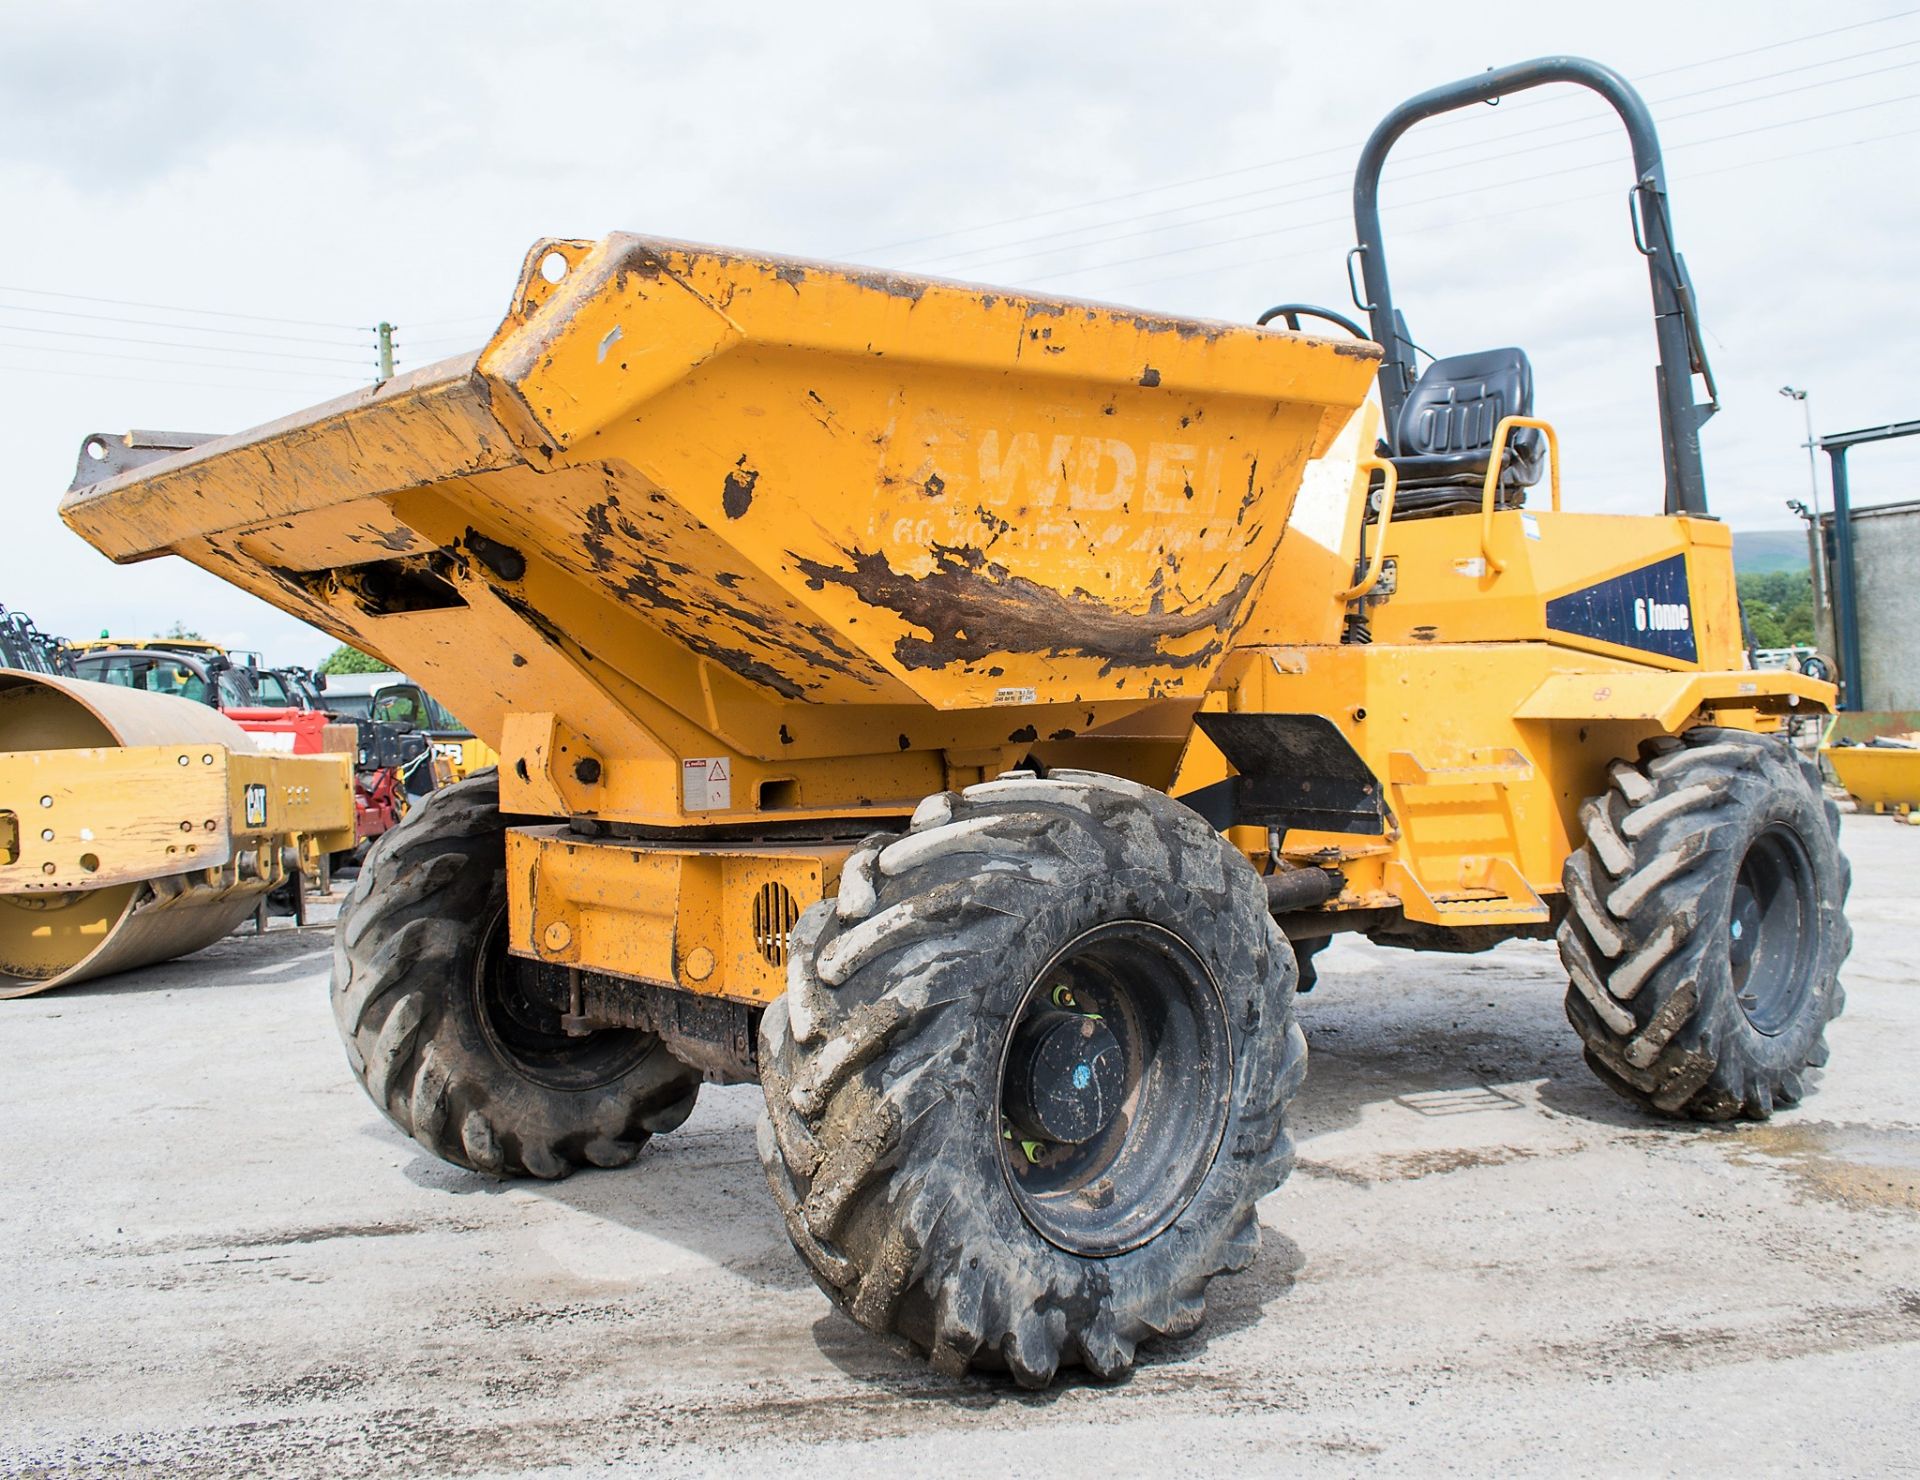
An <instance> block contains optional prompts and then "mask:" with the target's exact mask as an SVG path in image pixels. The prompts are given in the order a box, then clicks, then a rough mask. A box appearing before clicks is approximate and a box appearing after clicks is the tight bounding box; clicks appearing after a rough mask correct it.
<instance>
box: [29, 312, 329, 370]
mask: <svg viewBox="0 0 1920 1480" xmlns="http://www.w3.org/2000/svg"><path fill="white" fill-rule="evenodd" d="M0 329H7V330H10V331H12V332H13V333H15V334H46V335H51V336H53V337H55V338H58V339H93V340H100V341H102V342H104V343H107V344H142V345H151V346H152V347H153V348H155V349H192V350H210V351H213V352H214V353H217V354H223V355H253V356H255V357H258V358H263V359H270V360H304V361H310V362H313V363H315V364H321V365H359V364H361V363H362V361H359V360H344V359H341V358H339V357H338V356H335V355H309V354H293V353H289V352H288V351H286V350H278V349H248V348H246V347H245V346H242V345H237V344H233V345H228V344H186V343H182V342H181V341H179V340H176V339H137V338H133V337H130V336H128V335H125V334H89V333H87V332H86V331H85V330H83V329H42V328H40V327H39V326H38V325H37V324H9V323H6V322H5V321H3V320H0ZM233 368H235V369H239V368H241V367H239V366H237V365H236V366H234V367H233Z"/></svg>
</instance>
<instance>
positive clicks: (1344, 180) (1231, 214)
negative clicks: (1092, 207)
mask: <svg viewBox="0 0 1920 1480" xmlns="http://www.w3.org/2000/svg"><path fill="white" fill-rule="evenodd" d="M1915 46H1920V40H1915V41H1905V42H1900V43H1898V44H1897V45H1895V46H1891V47H1883V48H1880V49H1878V50H1876V51H1868V52H1856V53H1853V54H1851V55H1849V56H1845V57H1834V58H1830V59H1828V60H1827V61H1824V62H1810V63H1807V64H1805V65H1803V66H1799V67H1788V68H1785V69H1783V70H1781V71H1779V72H1773V73H1768V74H1764V75H1762V76H1759V77H1748V78H1743V79H1741V80H1740V81H1737V82H1727V83H1719V84H1716V85H1715V86H1713V87H1707V88H1699V89H1696V90H1694V91H1691V92H1683V93H1675V94H1673V95H1672V96H1670V97H1666V98H1660V99H1656V100H1654V103H1653V106H1655V107H1660V106H1664V105H1666V104H1668V103H1675V102H1680V101H1682V100H1684V99H1687V98H1693V97H1700V96H1704V95H1705V94H1708V93H1714V92H1724V91H1725V90H1726V89H1727V88H1729V87H1747V86H1751V85H1753V84H1754V83H1758V82H1768V81H1773V80H1774V79H1776V78H1780V77H1788V76H1792V75H1795V74H1797V73H1801V72H1808V71H1813V70H1816V69H1818V68H1820V67H1827V66H1835V65H1838V64H1839V63H1840V62H1844V61H1857V60H1859V59H1860V58H1862V57H1868V56H1884V55H1886V54H1887V53H1888V52H1890V51H1902V50H1906V49H1908V48H1911V47H1915ZM1915 65H1920V63H1915V62H1896V63H1894V64H1893V65H1892V66H1889V67H1881V68H1875V69H1872V70H1869V71H1865V72H1855V73H1849V74H1848V75H1847V76H1845V77H1830V78H1826V79H1823V80H1822V81H1820V82H1817V83H1809V84H1807V86H1806V87H1803V88H1794V89H1787V90H1784V91H1778V92H1774V93H1771V94H1767V95H1764V96H1762V97H1757V98H1741V99H1734V100H1731V101H1728V102H1725V103H1716V104H1713V105H1711V106H1710V107H1708V108H1704V109H1694V110H1690V111H1689V112H1686V113H1679V114H1674V115H1671V116H1669V117H1668V118H1665V119H1662V120H1661V122H1662V123H1663V124H1664V123H1670V122H1678V121H1680V120H1682V119H1686V118H1693V117H1697V116H1699V115H1700V114H1702V113H1707V112H1714V111H1718V110H1723V109H1727V108H1738V107H1745V106H1747V105H1749V104H1752V103H1758V102H1766V101H1769V100H1770V99H1771V98H1774V97H1786V96H1789V95H1791V93H1793V92H1804V91H1809V90H1812V89H1815V88H1821V87H1833V86H1837V85H1839V84H1841V83H1845V82H1857V81H1860V80H1861V79H1863V78H1867V77H1876V76H1879V75H1881V73H1883V72H1893V71H1899V70H1902V69H1904V68H1907V67H1912V66H1915ZM1584 122H1586V120H1585V119H1583V118H1569V119H1563V120H1561V121H1560V122H1558V123H1548V124H1542V125H1540V126H1539V127H1538V128H1536V129H1534V130H1533V132H1535V133H1539V132H1543V131H1545V130H1548V129H1563V128H1572V127H1574V126H1575V125H1577V124H1580V123H1584ZM1614 135H1615V130H1614V129H1613V128H1611V127H1609V128H1605V129H1601V130H1598V131H1596V132H1594V133H1589V134H1579V135H1576V136H1575V137H1573V138H1571V139H1561V140H1558V141H1551V142H1547V143H1542V144H1534V145H1529V146H1526V147H1523V148H1518V149H1513V148H1503V149H1496V150H1494V151H1492V152H1490V153H1487V154H1484V155H1482V156H1481V157H1479V158H1476V159H1469V160H1461V161H1456V162H1455V163H1452V164H1447V165H1439V166H1436V167H1435V168H1433V169H1430V170H1419V171H1415V172H1412V173H1407V172H1396V178H1397V179H1400V180H1409V179H1420V178H1422V177H1424V176H1427V175H1433V174H1439V173H1441V172H1442V171H1444V170H1454V169H1464V168H1467V167H1469V166H1471V165H1476V164H1488V163H1493V162H1496V161H1498V160H1502V159H1508V158H1513V157H1515V156H1518V155H1522V154H1530V153H1537V152H1539V151H1540V150H1543V149H1557V148H1561V147H1563V146H1565V145H1568V144H1575V143H1580V142H1582V141H1584V140H1587V139H1599V138H1612V137H1614ZM1486 147H1487V141H1485V140H1473V141H1470V142H1468V143H1465V144H1449V145H1446V146H1445V147H1443V148H1440V149H1428V150H1423V151H1419V152H1415V153H1412V154H1408V155H1406V156H1404V157H1403V159H1402V162H1403V163H1415V162H1417V161H1420V160H1424V159H1434V158H1438V157H1439V156H1441V155H1443V154H1457V153H1459V152H1460V151H1462V150H1471V149H1485V148H1486ZM1352 178H1353V176H1352V173H1351V171H1348V170H1339V171H1335V172H1334V173H1331V174H1325V175H1313V176H1309V177H1308V178H1306V179H1304V180H1293V181H1289V182H1288V183H1287V184H1285V185H1268V186H1263V187H1261V188H1260V189H1258V190H1243V191H1235V192H1234V193H1232V194H1230V195H1219V196H1211V197H1209V198H1207V199H1205V200H1196V201H1189V202H1187V203H1186V204H1185V205H1180V206H1169V207H1167V208H1166V209H1164V210H1159V211H1149V212H1146V213H1144V214H1142V215H1137V216H1120V217H1114V218H1112V219H1110V220H1107V221H1095V222H1089V223H1088V224H1087V225H1085V226H1072V227H1067V228H1065V229H1063V230H1060V231H1053V232H1042V233H1041V234H1039V235H1037V236H1030V237H1019V238H1016V239H1014V240H1012V241H1003V242H992V243H988V244H986V245H983V246H978V247H969V248H966V249H965V250H963V251H959V252H949V253H943V254H940V255H938V256H933V257H922V258H918V259H915V260H912V261H909V262H905V263H901V264H900V265H901V266H903V267H920V266H930V265H934V264H942V263H951V264H955V265H954V266H953V268H952V270H954V271H960V272H971V271H973V270H974V269H975V268H978V267H991V266H996V265H998V264H999V263H1002V262H1018V261H1022V260H1025V259H1026V258H1028V257H1033V256H1044V255H1047V253H1045V252H1030V253H1029V252H1019V253H1014V254H1013V255H1011V256H1008V257H996V258H990V259H988V260H986V261H984V262H982V261H974V262H966V261H963V260H962V259H965V258H977V257H979V256H980V254H981V253H983V252H997V251H1000V250H1002V249H1004V248H1007V247H1018V246H1027V245H1031V244H1034V243H1038V242H1045V241H1058V240H1060V239H1061V238H1063V237H1070V236H1079V235H1081V234H1083V233H1085V232H1090V231H1099V230H1102V229H1104V228H1106V227H1108V226H1124V225H1128V224H1130V223H1132V222H1135V221H1150V220H1154V219H1156V218H1158V217H1162V216H1175V215H1179V214H1181V213H1182V212H1186V211H1193V210H1198V209H1200V208H1201V207H1203V206H1209V205H1226V204H1229V203H1231V202H1233V201H1237V200H1250V199H1252V198H1254V197H1256V196H1265V195H1272V194H1274V193H1275V192H1276V191H1282V190H1297V189H1298V188H1299V187H1301V186H1302V185H1317V184H1322V183H1325V182H1327V181H1339V182H1341V185H1340V188H1338V189H1334V190H1321V191H1314V192H1311V193H1309V194H1307V195H1289V196H1284V197H1282V198H1281V199H1279V200H1271V201H1267V202H1265V203H1264V204H1262V205H1257V206H1247V207H1243V208H1241V209H1240V210H1237V211H1222V212H1219V213H1217V214H1215V215H1212V216H1199V217H1195V218H1193V219H1191V220H1187V221H1171V222H1168V223H1167V224H1166V225H1164V226H1157V227H1148V228H1144V229H1143V230H1140V231H1135V232H1128V233H1125V234H1124V235H1123V236H1116V237H1096V238H1094V239H1093V240H1091V241H1084V242H1074V243H1070V244H1067V245H1065V246H1062V247H1061V248H1059V249H1057V250H1061V251H1066V250H1071V249H1074V248H1078V247H1091V246H1100V245H1103V244H1104V243H1106V242H1108V241H1121V240H1126V239H1128V238H1129V237H1137V236H1147V235H1151V234H1153V233H1154V232H1157V231H1178V230H1180V229H1182V228H1184V227H1188V226H1200V225H1205V224H1206V223H1208V222H1211V221H1226V220H1231V219H1233V218H1235V217H1237V216H1249V215H1254V214H1257V213H1258V212H1260V211H1272V210H1279V209H1281V208H1282V207H1284V206H1290V205H1301V204H1304V203H1306V202H1308V201H1315V200H1331V199H1334V198H1335V197H1338V196H1343V195H1345V194H1346V193H1347V187H1348V186H1349V185H1350V184H1351V182H1352Z"/></svg>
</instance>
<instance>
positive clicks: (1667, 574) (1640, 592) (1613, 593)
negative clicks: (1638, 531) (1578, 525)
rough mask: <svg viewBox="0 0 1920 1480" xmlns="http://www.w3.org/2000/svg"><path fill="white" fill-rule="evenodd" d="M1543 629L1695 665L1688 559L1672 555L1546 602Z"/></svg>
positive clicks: (1696, 650)
mask: <svg viewBox="0 0 1920 1480" xmlns="http://www.w3.org/2000/svg"><path fill="white" fill-rule="evenodd" d="M1547 627H1548V629H1549V630H1550V631H1554V632H1565V633H1567V634H1568V635H1570V636H1573V637H1591V638H1595V639H1597V640H1599V641H1601V642H1614V643H1618V644H1619V645H1620V646H1621V647H1630V648H1639V649H1640V651H1642V652H1645V653H1659V654H1660V655H1661V656H1662V657H1667V658H1683V659H1685V660H1686V661H1687V662H1689V663H1691V662H1695V661H1697V660H1698V658H1699V656H1700V652H1699V649H1698V648H1697V647H1696V646H1695V645H1694V640H1693V599H1692V593H1691V592H1690V591H1689V590H1688V589H1687V557H1686V556H1684V555H1672V556H1669V557H1668V558H1667V559H1665V560H1662V561H1660V562H1659V563H1658V564H1655V565H1643V566H1641V567H1640V569H1638V570H1630V571H1628V572H1627V573H1626V574H1625V575H1618V576H1614V577H1613V578H1612V579H1611V580H1605V581H1602V582H1600V583H1599V584H1598V585H1596V586H1584V587H1582V588H1581V589H1580V590H1578V591H1569V592H1568V593H1567V594H1566V595H1564V596H1556V597H1554V598H1553V599H1552V600H1551V601H1549V602H1548V603H1547Z"/></svg>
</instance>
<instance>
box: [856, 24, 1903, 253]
mask: <svg viewBox="0 0 1920 1480" xmlns="http://www.w3.org/2000/svg"><path fill="white" fill-rule="evenodd" d="M1917 14H1920V8H1916V9H1908V10H1900V11H1895V12H1894V13H1893V14H1891V15H1884V16H1877V17H1875V18H1873V19H1871V20H1864V21H1855V22H1852V23H1851V24H1849V25H1844V26H1833V27H1829V28H1828V29H1826V30H1823V31H1811V32H1808V33H1806V34H1804V35H1800V36H1789V37H1786V38H1784V39H1782V40H1779V41H1771V42H1768V43H1766V44H1765V45H1762V46H1753V47H1748V48H1747V49H1746V50H1744V51H1736V52H1725V53H1721V54H1720V55H1717V56H1711V57H1703V58H1701V59H1700V60H1698V61H1694V62H1682V63H1680V64H1679V65H1677V66H1672V67H1663V68H1661V69H1660V70H1658V71H1654V72H1646V73H1642V74H1641V80H1642V81H1646V80H1649V79H1651V78H1655V77H1671V76H1673V75H1674V74H1676V73H1679V72H1688V71H1694V70H1697V69H1699V68H1701V67H1710V66H1716V65H1718V64H1719V63H1722V62H1730V61H1739V60H1742V59H1744V58H1746V57H1750V56H1758V55H1760V54H1761V53H1762V52H1768V51H1778V50H1780V49H1781V48H1782V47H1787V46H1798V45H1801V44H1803V43H1805V42H1809V41H1820V40H1824V39H1825V38H1827V37H1829V36H1838V35H1842V34H1845V33H1847V32H1850V31H1859V30H1864V29H1867V28H1869V27H1872V26H1883V25H1889V24H1891V23H1892V22H1894V21H1899V20H1905V19H1906V18H1907V17H1909V16H1912V15H1917ZM1558 101H1560V100H1559V99H1538V100H1535V102H1534V104H1533V106H1541V105H1544V104H1546V103H1548V102H1558ZM1518 106H1525V105H1518ZM1463 121H1464V120H1460V119H1443V120H1439V121H1437V122H1435V123H1434V124H1433V125H1432V126H1431V127H1432V129H1440V128H1446V127H1451V126H1457V125H1458V124H1459V123H1461V122H1463ZM1359 148H1360V145H1359V144H1358V143H1351V144H1340V145H1335V146H1332V147H1330V148H1325V149H1313V150H1309V151H1308V152H1306V153H1304V154H1294V155H1288V156H1287V157H1285V158H1282V159H1270V160H1265V161H1263V162H1261V163H1259V164H1250V165H1241V166H1238V167H1237V168H1234V169H1230V170H1218V171H1215V172H1214V173H1212V174H1207V175H1194V176H1189V177H1187V178H1185V179H1180V180H1170V181H1167V182H1165V183H1163V184H1159V185H1149V186H1145V187H1143V188H1141V189H1139V190H1129V191H1125V192H1123V193H1121V194H1119V195H1108V196H1101V197H1099V198H1097V199H1094V200H1083V201H1078V202H1075V203H1073V204H1070V205H1064V206H1051V207H1049V208H1048V209H1046V210H1043V211H1031V212H1028V213H1026V214H1025V215H1020V216H1007V217H1003V218H1002V219H1000V220H998V221H989V222H983V223H980V224H978V225H974V226H958V227H953V228H951V229H949V230H946V231H935V232H930V233H928V234H927V235H924V236H916V237H907V238H905V239H903V240H900V241H894V242H887V243H884V244H882V245H880V246H877V247H864V248H861V249H860V250H859V251H855V252H843V253H840V254H839V255H840V256H841V257H843V258H848V259H852V260H856V261H858V260H861V259H864V258H866V257H868V256H869V255H871V254H878V253H882V252H890V251H894V250H896V249H898V248H900V247H912V246H919V245H920V244H922V243H924V242H932V241H944V240H947V239H948V238H950V237H955V236H966V235H969V234H971V233H973V232H976V231H993V230H996V229H998V228H999V227H1002V226H1017V225H1020V224H1022V223H1024V222H1027V221H1039V220H1044V219H1046V218H1047V217H1051V216H1061V215H1066V214H1069V213H1071V212H1073V211H1083V210H1091V209H1093V208H1094V207H1095V206H1103V205H1115V204H1117V203H1119V202H1121V201H1127V200H1139V199H1141V198H1142V197H1144V196H1149V195H1162V194H1165V193H1166V192H1168V191H1170V190H1179V189H1183V188H1185V187H1186V186H1189V185H1205V184H1210V183H1211V182H1213V181H1215V180H1227V179H1232V178H1234V177H1235V176H1239V175H1249V174H1254V173H1257V172H1258V171H1261V170H1269V169H1279V168H1281V167H1282V166H1284V165H1291V164H1301V163H1304V162H1305V161H1307V160H1310V159H1320V158H1324V157H1325V156H1327V155H1330V154H1345V153H1352V152H1354V151H1357V150H1358V149H1359Z"/></svg>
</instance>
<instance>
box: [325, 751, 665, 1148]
mask: <svg viewBox="0 0 1920 1480" xmlns="http://www.w3.org/2000/svg"><path fill="white" fill-rule="evenodd" d="M506 912H507V876H506V826H505V823H504V821H503V820H502V818H501V815H500V789H499V782H498V777H497V776H496V774H495V773H494V772H493V771H483V772H480V773H478V774H476V775H474V776H472V777H469V778H468V779H467V780H465V781H462V782H460V783H458V784H457V785H454V786H449V787H445V788H443V789H441V790H439V791H437V792H435V793H433V794H432V795H431V796H430V797H428V798H427V800H426V801H424V802H422V803H419V804H418V805H416V806H415V807H413V808H412V809H411V810H410V811H409V812H408V813H407V815H406V817H405V818H404V819H403V820H402V821H401V822H400V824H399V825H398V826H397V827H395V828H393V829H392V830H391V831H389V832H387V833H385V834H383V835H382V836H381V838H380V839H379V841H378V842H377V843H376V844H375V845H374V848H373V851H372V852H371V854H370V855H369V856H368V858H367V861H366V863H365V865H364V866H363V867H362V868H361V870H360V877H359V879H358V881H357V882H356V883H355V885H354V887H353V892H352V894H351V895H350V896H349V897H348V899H347V902H346V904H345V905H344V906H343V907H342V909H341V911H340V923H339V926H338V928H337V930H336V931H335V934H334V947H333V992H332V997H333V1012H334V1019H335V1021H336V1023H337V1024H338V1025H339V1028H340V1036H341V1038H342V1039H343V1040H344V1041H345V1043H346V1048H347V1060H348V1062H349V1063H350V1064H351V1065H352V1066H353V1071H354V1073H355V1074H356V1075H357V1076H358V1077H359V1079H360V1082H361V1084H362V1085H363V1086H364V1087H365V1088H366V1091H367V1094H368V1095H369V1096H371V1097H372V1099H373V1102H374V1104H376V1105H378V1106H379V1107H380V1109H381V1111H382V1112H383V1113H384V1114H385V1115H386V1117H387V1119H389V1120H391V1121H392V1122H393V1123H394V1124H395V1125H396V1126H398V1127H399V1128H400V1129H401V1130H402V1131H404V1132H405V1133H406V1134H408V1135H410V1136H412V1137H413V1139H414V1140H416V1141H418V1142H419V1143H420V1144H421V1145H422V1146H424V1147H426V1149H427V1150H429V1151H431V1152H432V1153H433V1154H434V1155H435V1156H438V1157H440V1158H442V1159H443V1160H445V1161H450V1162H453V1163H454V1164H455V1165H457V1166H463V1167H469V1168H471V1169H473V1170H474V1171H479V1172H488V1173H491V1174H493V1175H495V1176H535V1177H549V1178H551V1177H564V1176H566V1175H567V1174H568V1173H569V1172H571V1171H572V1170H574V1168H576V1167H580V1166H602V1167H614V1166H625V1165H626V1164H627V1163H628V1162H630V1161H632V1160H633V1159H634V1157H636V1156H637V1155H639V1153H640V1148H641V1146H643V1145H644V1144H645V1143H646V1140H647V1137H648V1136H649V1135H651V1134H654V1133H656V1132H660V1131H668V1130H672V1129H673V1128H674V1127H675V1126H677V1125H679V1124H680V1123H681V1122H682V1121H683V1120H685V1119H686V1118H687V1115H688V1114H689V1113H690V1112H691V1111H692V1109H693V1102H694V1097H695V1095H696V1094H697V1093H698V1092H699V1076H698V1075H697V1074H695V1073H694V1072H693V1071H692V1070H690V1069H688V1068H687V1067H686V1066H685V1065H683V1064H681V1063H680V1062H679V1061H678V1060H677V1059H675V1058H674V1057H673V1056H672V1055H671V1054H670V1053H669V1052H668V1051H667V1049H666V1048H665V1047H664V1046H662V1045H661V1044H660V1042H659V1041H658V1040H657V1039H655V1038H654V1037H652V1036H651V1035H650V1034H646V1033H640V1032H634V1031H627V1030H617V1029H616V1030H609V1031H603V1032H597V1033H592V1034H589V1035H587V1036H585V1037H570V1036H568V1035H567V1034H565V1033H564V1032H562V1031H561V1027H560V1023H559V1021H558V1018H557V1016H556V1015H555V1013H554V1011H553V1009H552V1008H551V1007H550V1006H547V1005H545V1004H544V1002H543V1001H542V999H541V997H540V995H539V994H537V993H533V992H529V991H528V990H527V985H528V983H527V980H526V977H525V973H527V972H529V971H537V970H539V969H540V968H539V967H537V966H530V965H528V964H527V963H524V962H521V961H519V960H518V959H516V958H515V957H512V956H510V955H508V953H507V920H506Z"/></svg>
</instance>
